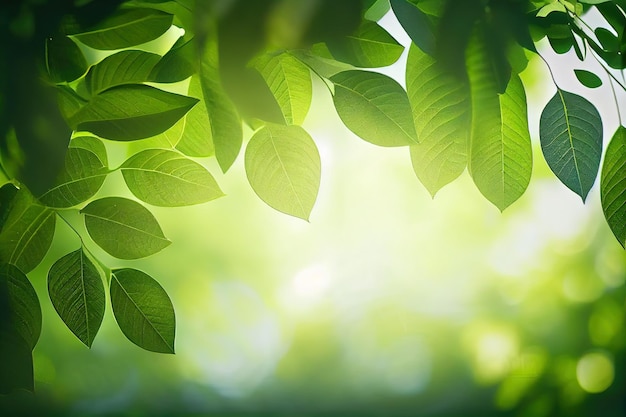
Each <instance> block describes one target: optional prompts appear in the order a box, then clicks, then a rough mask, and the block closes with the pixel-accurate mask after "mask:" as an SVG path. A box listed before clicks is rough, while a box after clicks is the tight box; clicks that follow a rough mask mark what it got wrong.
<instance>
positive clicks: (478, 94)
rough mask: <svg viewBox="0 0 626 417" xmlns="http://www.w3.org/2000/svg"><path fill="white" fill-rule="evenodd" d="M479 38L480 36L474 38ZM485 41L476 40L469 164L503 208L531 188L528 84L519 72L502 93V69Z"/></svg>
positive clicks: (471, 63)
mask: <svg viewBox="0 0 626 417" xmlns="http://www.w3.org/2000/svg"><path fill="white" fill-rule="evenodd" d="M474 39H476V38H474ZM485 53H486V49H485V48H483V47H482V45H481V43H480V41H472V42H470V47H469V50H468V53H467V70H468V75H469V80H470V93H471V101H472V127H471V136H470V146H469V160H468V164H469V165H468V166H469V171H470V174H471V175H472V178H473V180H474V183H475V184H476V186H477V187H478V189H479V190H480V192H481V193H482V194H483V195H484V196H485V198H487V200H489V201H491V202H492V203H493V204H494V205H495V206H496V207H498V209H500V211H502V210H504V209H505V208H507V207H508V206H509V205H511V204H512V203H513V202H515V201H516V200H517V199H518V198H519V197H520V196H521V195H522V194H524V191H526V188H527V187H528V184H529V182H530V177H531V173H532V148H531V143H530V133H529V130H528V116H527V108H526V95H525V92H524V86H523V85H522V82H521V81H520V79H519V77H518V76H517V75H513V76H512V77H511V78H510V80H509V83H508V86H507V87H506V90H505V92H504V94H498V90H499V88H500V86H499V85H498V77H494V75H493V72H494V71H498V70H497V69H495V68H493V67H492V66H491V65H490V61H489V60H488V59H486V57H485V56H484V54H485Z"/></svg>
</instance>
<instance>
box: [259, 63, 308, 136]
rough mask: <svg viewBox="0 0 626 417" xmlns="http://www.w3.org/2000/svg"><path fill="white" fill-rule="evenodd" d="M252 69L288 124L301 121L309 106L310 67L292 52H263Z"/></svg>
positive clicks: (297, 123) (300, 122)
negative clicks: (265, 86)
mask: <svg viewBox="0 0 626 417" xmlns="http://www.w3.org/2000/svg"><path fill="white" fill-rule="evenodd" d="M253 66H254V68H255V69H256V70H257V71H259V73H260V74H261V76H262V77H263V78H264V79H265V82H266V83H267V85H268V86H269V88H270V91H271V92H272V94H273V95H274V97H275V98H276V101H277V102H278V105H279V106H280V109H281V112H282V114H283V117H284V118H285V122H287V124H296V125H299V124H302V122H303V121H304V118H305V116H306V114H307V112H308V111H309V106H310V105H311V95H312V93H313V92H312V89H313V88H312V83H311V74H310V71H309V69H308V68H307V67H306V66H305V65H304V64H302V62H300V61H299V60H298V59H296V58H295V57H294V56H292V55H288V54H280V55H270V54H266V55H262V56H260V57H258V58H257V59H255V60H254V62H253Z"/></svg>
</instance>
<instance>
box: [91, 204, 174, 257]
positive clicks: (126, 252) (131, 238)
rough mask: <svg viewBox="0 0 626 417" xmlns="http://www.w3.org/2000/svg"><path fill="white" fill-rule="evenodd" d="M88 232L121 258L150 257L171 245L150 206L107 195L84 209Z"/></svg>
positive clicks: (113, 254)
mask: <svg viewBox="0 0 626 417" xmlns="http://www.w3.org/2000/svg"><path fill="white" fill-rule="evenodd" d="M80 212H81V213H82V214H84V215H85V226H86V227H87V232H89V236H91V238H92V239H93V241H94V242H96V244H97V245H98V246H100V247H101V248H102V249H104V250H105V251H106V252H107V253H108V254H110V255H112V256H115V257H116V258H120V259H138V258H143V257H146V256H150V255H152V254H155V253H157V252H159V251H160V250H162V249H164V248H165V247H167V246H168V245H169V244H170V241H169V240H167V239H166V238H165V236H164V235H163V231H162V230H161V226H159V223H158V222H157V220H156V219H155V218H154V216H153V215H152V213H150V211H148V209H147V208H145V207H144V206H142V205H141V204H139V203H137V202H136V201H133V200H128V199H126V198H121V197H106V198H101V199H99V200H95V201H92V202H91V203H89V204H88V205H87V206H86V207H85V208H84V209H82V210H81V211H80Z"/></svg>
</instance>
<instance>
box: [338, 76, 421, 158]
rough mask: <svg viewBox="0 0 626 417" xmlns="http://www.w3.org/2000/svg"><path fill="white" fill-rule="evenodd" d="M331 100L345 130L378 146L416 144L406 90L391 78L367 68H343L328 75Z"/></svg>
mask: <svg viewBox="0 0 626 417" xmlns="http://www.w3.org/2000/svg"><path fill="white" fill-rule="evenodd" d="M331 81H332V82H333V83H334V84H335V94H334V96H333V102H334V103H335V108H336V109H337V114H339V117H340V118H341V120H342V121H343V123H344V124H345V125H346V127H347V128H348V129H350V130H351V131H352V132H354V133H355V134H357V135H358V136H359V137H361V138H362V139H364V140H366V141H368V142H371V143H373V144H375V145H379V146H405V145H414V144H416V143H418V140H417V137H416V133H415V126H414V124H413V117H412V114H411V106H410V104H409V99H408V98H407V95H406V92H405V91H404V89H403V88H402V86H400V84H398V83H397V82H396V81H395V80H393V79H392V78H389V77H387V76H386V75H383V74H378V73H374V72H367V71H345V72H340V73H339V74H337V75H334V76H333V77H331Z"/></svg>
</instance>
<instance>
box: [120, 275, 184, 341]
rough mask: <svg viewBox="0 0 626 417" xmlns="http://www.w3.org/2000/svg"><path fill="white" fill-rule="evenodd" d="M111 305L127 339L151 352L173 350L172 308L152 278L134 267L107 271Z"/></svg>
mask: <svg viewBox="0 0 626 417" xmlns="http://www.w3.org/2000/svg"><path fill="white" fill-rule="evenodd" d="M111 305H112V306H113V314H114V315H115V320H117V324H118V325H119V326H120V329H121V330H122V332H123V333H124V335H125V336H126V337H127V338H128V340H130V341H131V342H133V343H134V344H136V345H137V346H139V347H141V348H143V349H146V350H150V351H152V352H160V353H174V337H175V333H176V317H175V315H174V307H173V306H172V302H171V301H170V298H169V296H168V295H167V293H166V292H165V290H164V289H163V287H161V285H159V283H158V282H156V281H155V280H154V279H153V278H152V277H150V276H149V275H148V274H146V273H145V272H141V271H138V270H136V269H129V268H125V269H115V270H113V271H111Z"/></svg>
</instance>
